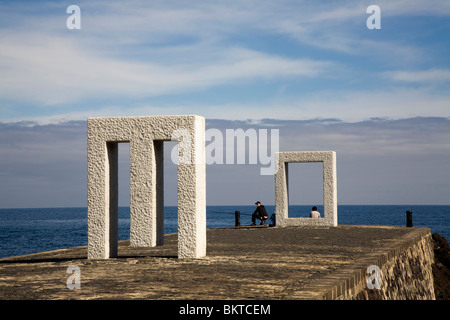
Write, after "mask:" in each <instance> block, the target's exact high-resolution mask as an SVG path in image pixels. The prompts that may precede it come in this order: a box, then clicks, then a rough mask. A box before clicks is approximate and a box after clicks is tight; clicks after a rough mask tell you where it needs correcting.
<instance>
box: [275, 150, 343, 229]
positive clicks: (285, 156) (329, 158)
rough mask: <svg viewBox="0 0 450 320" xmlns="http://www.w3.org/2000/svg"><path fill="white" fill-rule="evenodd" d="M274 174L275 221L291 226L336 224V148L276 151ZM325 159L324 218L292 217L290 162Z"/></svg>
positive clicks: (281, 224)
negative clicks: (289, 182)
mask: <svg viewBox="0 0 450 320" xmlns="http://www.w3.org/2000/svg"><path fill="white" fill-rule="evenodd" d="M275 159H276V164H277V171H276V174H275V212H276V223H277V226H280V227H288V226H337V181H336V152H334V151H304V152H277V153H276V154H275ZM293 162H300V163H302V162H323V204H324V213H323V218H318V219H317V218H316V219H312V218H289V199H288V194H289V192H288V163H293Z"/></svg>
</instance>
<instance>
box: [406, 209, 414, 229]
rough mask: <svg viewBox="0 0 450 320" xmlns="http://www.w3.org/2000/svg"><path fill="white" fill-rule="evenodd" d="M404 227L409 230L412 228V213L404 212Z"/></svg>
mask: <svg viewBox="0 0 450 320" xmlns="http://www.w3.org/2000/svg"><path fill="white" fill-rule="evenodd" d="M406 226H407V227H409V228H411V227H412V226H413V222H412V211H406Z"/></svg>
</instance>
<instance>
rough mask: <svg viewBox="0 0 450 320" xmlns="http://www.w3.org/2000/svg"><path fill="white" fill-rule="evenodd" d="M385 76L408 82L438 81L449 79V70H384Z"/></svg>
mask: <svg viewBox="0 0 450 320" xmlns="http://www.w3.org/2000/svg"><path fill="white" fill-rule="evenodd" d="M383 76H384V77H385V78H388V79H391V80H395V81H403V82H410V83H436V82H438V83H440V82H447V81H450V70H448V69H436V68H433V69H429V70H421V71H386V72H384V73H383Z"/></svg>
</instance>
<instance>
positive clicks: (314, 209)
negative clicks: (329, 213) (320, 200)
mask: <svg viewBox="0 0 450 320" xmlns="http://www.w3.org/2000/svg"><path fill="white" fill-rule="evenodd" d="M309 217H310V218H320V212H319V211H317V207H316V206H314V207H312V211H311V212H310V213H309Z"/></svg>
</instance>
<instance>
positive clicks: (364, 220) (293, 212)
mask: <svg viewBox="0 0 450 320" xmlns="http://www.w3.org/2000/svg"><path fill="white" fill-rule="evenodd" d="M311 207H312V206H310V205H308V206H307V205H298V206H293V205H291V206H289V216H290V217H308V216H309V212H310V211H311ZM317 207H318V210H319V212H321V213H322V214H323V207H321V206H317ZM254 209H255V206H254V205H253V206H207V208H206V217H207V218H206V219H207V227H208V228H218V227H233V226H234V225H235V214H234V213H235V211H239V212H240V220H241V225H249V224H250V223H251V214H252V213H253V211H254ZM266 209H267V212H268V214H269V216H271V215H272V214H273V213H274V210H275V206H270V205H266ZM407 211H411V212H412V217H413V227H428V228H430V229H431V233H435V232H437V233H439V234H441V235H442V236H444V237H445V238H446V239H450V206H449V205H339V206H338V224H347V225H390V226H406V212H407ZM270 222H271V221H269V223H270ZM118 228H119V240H126V239H129V238H130V236H129V235H130V208H129V207H119V227H118ZM175 232H177V207H176V206H167V207H165V209H164V233H165V234H169V233H175ZM87 241H88V239H87V208H72V207H70V208H34V209H32V208H27V209H0V258H3V257H10V256H17V255H24V254H30V253H36V252H44V251H50V250H56V249H64V248H70V247H77V246H85V245H87Z"/></svg>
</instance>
